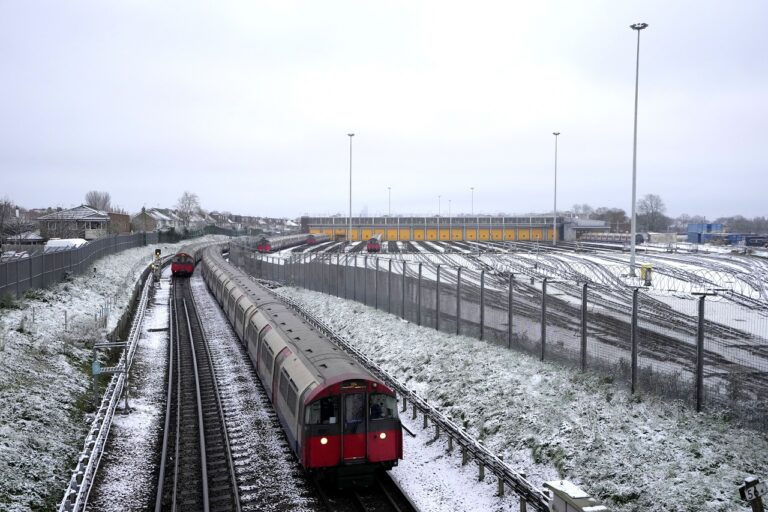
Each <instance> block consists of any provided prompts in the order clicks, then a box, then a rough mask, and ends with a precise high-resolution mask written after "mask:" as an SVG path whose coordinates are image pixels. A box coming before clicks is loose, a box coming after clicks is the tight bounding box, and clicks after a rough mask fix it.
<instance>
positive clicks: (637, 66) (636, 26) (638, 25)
mask: <svg viewBox="0 0 768 512" xmlns="http://www.w3.org/2000/svg"><path fill="white" fill-rule="evenodd" d="M647 27H648V24H647V23H635V24H634V25H630V26H629V28H631V29H632V30H637V61H636V64H635V139H634V144H633V146H632V235H631V238H632V239H631V240H630V243H631V245H630V253H629V275H631V276H634V275H635V238H637V218H636V216H635V202H636V200H635V191H636V184H637V92H638V91H637V89H638V84H639V80H640V31H641V30H643V29H644V28H647Z"/></svg>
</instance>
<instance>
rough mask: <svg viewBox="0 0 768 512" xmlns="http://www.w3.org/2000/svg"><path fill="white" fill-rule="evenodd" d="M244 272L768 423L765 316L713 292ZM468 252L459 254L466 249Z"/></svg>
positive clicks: (357, 261)
mask: <svg viewBox="0 0 768 512" xmlns="http://www.w3.org/2000/svg"><path fill="white" fill-rule="evenodd" d="M230 259H231V261H232V262H233V263H235V264H236V265H239V266H241V267H243V268H244V269H246V270H247V271H248V272H249V273H250V274H251V275H253V276H256V277H258V278H262V279H268V280H272V281H276V282H280V283H284V284H289V285H296V286H302V287H304V288H307V289H311V290H315V291H319V292H322V293H327V294H330V295H335V296H337V297H341V298H346V299H351V300H355V301H359V302H361V303H364V304H367V305H369V306H371V307H374V308H377V309H380V310H383V311H386V312H389V313H391V314H393V315H397V316H399V317H401V318H403V319H406V320H408V321H410V322H412V323H414V324H417V325H421V326H425V327H431V328H434V329H437V330H440V331H442V332H447V333H454V334H461V335H466V336H471V337H474V338H478V339H481V340H485V341H488V342H489V343H493V344H497V345H501V346H505V347H507V348H510V349H515V350H520V351H524V352H528V353H531V354H533V355H535V356H537V357H539V358H540V359H542V360H556V361H560V362H563V363H566V364H570V365H573V366H575V367H578V368H580V369H582V370H588V369H589V370H591V371H595V372H597V373H601V374H606V375H608V376H609V377H610V378H611V379H613V380H615V381H619V382H623V383H625V384H626V385H627V386H628V387H629V388H630V390H631V391H632V392H633V393H640V392H645V393H653V394H658V395H661V396H669V397H674V398H680V399H683V400H685V401H686V402H688V403H689V404H691V406H693V407H695V408H696V409H697V410H703V409H711V410H714V409H718V410H724V411H725V412H726V413H727V414H728V415H729V416H731V417H733V418H736V419H738V420H740V421H742V422H743V423H744V424H745V425H747V426H751V427H753V428H759V429H762V430H768V412H767V411H768V316H766V315H765V314H763V313H762V312H761V311H760V310H756V309H755V308H751V307H747V306H745V305H743V304H740V303H736V302H734V301H731V300H729V299H728V298H727V296H728V294H727V293H726V294H725V295H722V294H721V295H717V294H716V293H717V292H710V293H701V292H699V293H694V294H674V295H670V294H662V293H658V292H653V291H650V290H645V289H643V288H637V287H635V288H631V287H618V286H617V287H610V286H606V285H605V284H604V283H600V284H592V283H585V282H575V281H569V280H566V279H547V278H544V279H537V278H536V277H533V276H523V277H522V278H521V277H520V276H518V275H515V274H513V273H511V272H509V271H506V272H505V271H504V270H503V269H499V268H493V267H491V266H490V265H488V264H487V263H485V262H483V261H482V260H481V259H478V260H477V261H475V262H473V263H474V264H473V265H467V266H465V267H457V266H454V265H450V264H441V263H436V262H434V261H426V262H425V261H419V262H417V261H406V260H392V259H388V258H385V257H383V258H379V257H375V256H367V255H352V254H316V253H315V254H297V255H293V256H291V257H290V258H288V259H283V258H276V257H271V256H268V255H266V256H265V255H259V254H254V253H253V252H252V251H250V250H249V249H248V248H245V247H242V246H239V245H237V244H231V249H230ZM465 261H466V260H465Z"/></svg>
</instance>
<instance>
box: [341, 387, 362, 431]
mask: <svg viewBox="0 0 768 512" xmlns="http://www.w3.org/2000/svg"><path fill="white" fill-rule="evenodd" d="M364 421H365V394H364V393H354V394H350V395H344V432H345V433H348V434H351V433H355V432H357V431H358V430H359V428H358V427H360V426H364V423H363V422H364Z"/></svg>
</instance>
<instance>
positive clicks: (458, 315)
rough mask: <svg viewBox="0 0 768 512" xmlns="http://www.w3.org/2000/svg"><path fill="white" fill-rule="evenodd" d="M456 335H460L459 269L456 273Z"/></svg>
mask: <svg viewBox="0 0 768 512" xmlns="http://www.w3.org/2000/svg"><path fill="white" fill-rule="evenodd" d="M456 334H461V267H459V270H458V271H457V272H456Z"/></svg>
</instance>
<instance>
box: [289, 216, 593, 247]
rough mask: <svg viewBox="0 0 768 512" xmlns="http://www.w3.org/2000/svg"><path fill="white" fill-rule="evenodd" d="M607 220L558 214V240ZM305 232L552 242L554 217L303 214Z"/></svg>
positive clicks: (574, 236)
mask: <svg viewBox="0 0 768 512" xmlns="http://www.w3.org/2000/svg"><path fill="white" fill-rule="evenodd" d="M607 229H608V228H607V225H606V223H605V222H604V221H598V220H585V219H572V218H568V217H560V216H558V217H557V231H558V235H557V239H558V240H565V241H572V240H576V239H577V238H578V233H583V232H604V231H607ZM301 230H302V232H304V233H315V234H320V233H322V234H326V235H328V236H330V237H331V239H332V240H347V239H350V240H352V241H362V240H368V239H369V238H371V237H373V236H375V235H381V236H382V240H383V241H393V240H394V241H408V240H434V241H449V240H460V241H461V240H476V241H521V240H526V241H541V242H545V241H551V240H552V235H553V233H554V231H553V217H552V216H551V215H549V216H547V215H538V216H526V217H521V216H517V217H500V216H475V217H438V216H433V217H352V228H351V230H350V222H349V217H302V218H301Z"/></svg>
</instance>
